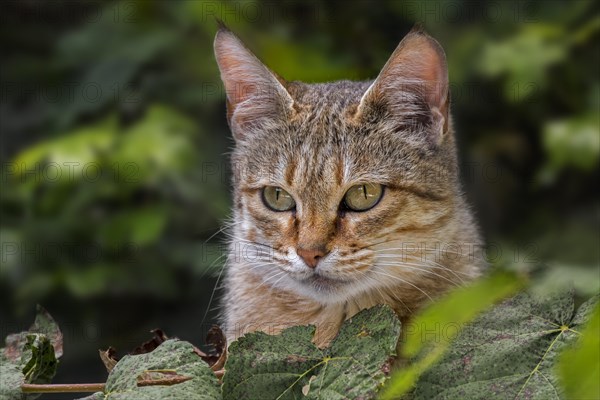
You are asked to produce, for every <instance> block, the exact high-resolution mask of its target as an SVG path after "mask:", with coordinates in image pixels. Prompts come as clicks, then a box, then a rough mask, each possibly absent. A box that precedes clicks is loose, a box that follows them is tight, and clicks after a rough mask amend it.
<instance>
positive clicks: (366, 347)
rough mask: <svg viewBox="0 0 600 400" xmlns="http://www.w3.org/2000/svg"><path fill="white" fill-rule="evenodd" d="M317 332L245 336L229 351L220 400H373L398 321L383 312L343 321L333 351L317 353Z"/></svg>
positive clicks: (298, 329) (302, 330)
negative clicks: (315, 337)
mask: <svg viewBox="0 0 600 400" xmlns="http://www.w3.org/2000/svg"><path fill="white" fill-rule="evenodd" d="M314 331H315V328H314V327H312V326H298V327H293V328H289V329H286V330H284V331H283V332H282V333H281V334H280V335H276V336H269V335H267V334H264V333H261V332H256V333H251V334H247V335H245V336H244V337H242V338H240V339H239V340H238V341H236V342H234V343H232V344H231V346H230V347H229V355H228V359H227V363H226V364H225V369H226V371H227V372H226V374H225V377H224V382H223V397H224V399H226V400H234V399H235V400H243V399H259V398H260V399H300V398H302V399H328V400H329V399H332V400H335V399H357V398H360V399H371V398H374V397H375V396H376V393H377V390H378V389H379V388H380V386H381V385H382V384H383V383H384V381H385V380H386V378H387V371H388V370H389V362H390V357H392V356H393V355H394V354H395V349H396V344H397V342H398V337H399V335H400V321H399V320H398V318H397V317H396V315H395V314H394V312H393V311H392V310H391V309H390V308H389V307H387V306H376V307H373V308H371V309H369V310H363V311H361V312H360V313H358V314H357V315H355V316H354V317H352V318H351V319H349V320H348V321H346V322H345V323H344V324H343V326H342V328H341V329H340V333H339V334H338V336H337V337H336V338H335V339H334V341H333V342H332V344H331V346H330V347H328V348H326V349H319V348H317V347H316V346H315V345H314V344H313V343H312V342H311V339H312V338H313V334H314Z"/></svg>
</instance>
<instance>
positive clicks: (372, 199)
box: [344, 183, 383, 211]
mask: <svg viewBox="0 0 600 400" xmlns="http://www.w3.org/2000/svg"><path fill="white" fill-rule="evenodd" d="M382 195H383V186H382V185H379V184H375V183H364V184H360V185H355V186H352V187H351V188H350V189H349V190H348V191H347V192H346V194H345V195H344V205H345V206H346V208H348V209H349V210H351V211H367V210H369V209H371V208H373V207H375V205H377V203H378V202H379V200H380V199H381V196H382Z"/></svg>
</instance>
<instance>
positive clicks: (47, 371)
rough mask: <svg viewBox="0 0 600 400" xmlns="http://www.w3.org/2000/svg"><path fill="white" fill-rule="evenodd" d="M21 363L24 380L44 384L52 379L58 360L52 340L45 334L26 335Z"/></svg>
mask: <svg viewBox="0 0 600 400" xmlns="http://www.w3.org/2000/svg"><path fill="white" fill-rule="evenodd" d="M21 365H23V369H22V370H21V371H22V372H23V375H25V382H27V383H39V384H45V383H50V382H51V381H52V378H54V375H56V368H57V367H58V360H57V359H56V355H55V354H54V347H53V346H52V342H51V341H50V339H49V338H48V337H47V336H46V335H44V334H33V335H27V342H26V343H25V346H24V347H23V355H22V356H21Z"/></svg>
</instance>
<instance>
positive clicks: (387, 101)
mask: <svg viewBox="0 0 600 400" xmlns="http://www.w3.org/2000/svg"><path fill="white" fill-rule="evenodd" d="M380 106H384V107H385V108H386V110H387V111H389V112H390V113H391V114H392V115H394V116H397V117H402V118H405V119H406V118H408V119H413V121H424V120H425V121H427V125H428V126H429V130H430V131H431V134H432V135H433V136H434V137H433V138H432V139H433V141H434V142H436V143H437V142H439V141H440V140H441V138H442V135H443V134H444V133H446V132H447V130H448V108H449V92H448V68H447V65H446V56H445V54H444V50H443V49H442V47H441V46H440V45H439V43H438V42H437V41H436V40H435V39H433V38H432V37H431V36H429V35H428V34H427V33H425V32H424V31H423V30H422V28H421V27H420V26H416V27H415V28H413V29H412V30H411V31H410V32H409V33H408V34H407V35H406V36H405V37H404V39H402V41H401V42H400V44H399V45H398V47H397V48H396V50H394V52H393V53H392V55H391V56H390V58H389V60H388V61H387V63H386V64H385V65H384V66H383V68H382V69H381V72H380V73H379V75H378V76H377V79H375V81H374V82H373V84H372V85H371V86H370V87H369V89H367V91H366V92H365V94H364V95H363V97H362V99H361V100H360V103H359V106H358V108H357V115H358V116H361V115H365V114H367V113H368V112H369V111H370V110H371V109H373V108H374V107H380Z"/></svg>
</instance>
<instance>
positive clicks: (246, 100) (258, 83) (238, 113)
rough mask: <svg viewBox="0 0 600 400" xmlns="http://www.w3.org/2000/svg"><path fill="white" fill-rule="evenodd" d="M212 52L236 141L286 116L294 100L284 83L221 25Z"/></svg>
mask: <svg viewBox="0 0 600 400" xmlns="http://www.w3.org/2000/svg"><path fill="white" fill-rule="evenodd" d="M214 50H215V57H216V59H217V64H218V65H219V70H220V72H221V79H222V80H223V84H224V85H225V92H226V95H227V117H228V121H229V125H230V127H231V130H232V133H233V136H234V137H235V139H236V140H241V139H245V138H247V137H248V136H249V135H250V136H251V135H252V134H253V132H255V131H257V130H260V128H261V127H262V126H264V124H265V123H268V122H269V121H273V120H274V119H278V118H286V117H287V118H289V117H290V114H292V113H293V112H294V109H293V104H294V101H293V99H292V97H291V96H290V94H289V93H288V91H287V90H286V89H285V87H284V84H285V81H284V80H283V79H282V78H279V77H277V76H276V75H275V74H274V73H273V72H271V71H270V70H269V68H267V67H266V66H265V65H264V64H263V63H262V62H261V61H260V60H259V59H258V58H257V57H256V56H255V55H254V54H252V52H251V51H250V50H248V49H247V48H246V46H244V44H243V43H242V41H241V40H240V39H238V37H237V36H236V35H235V34H234V33H233V32H231V31H230V30H229V29H228V28H227V27H226V26H225V25H223V24H222V23H221V24H220V27H219V31H218V32H217V35H216V37H215V42H214Z"/></svg>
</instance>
